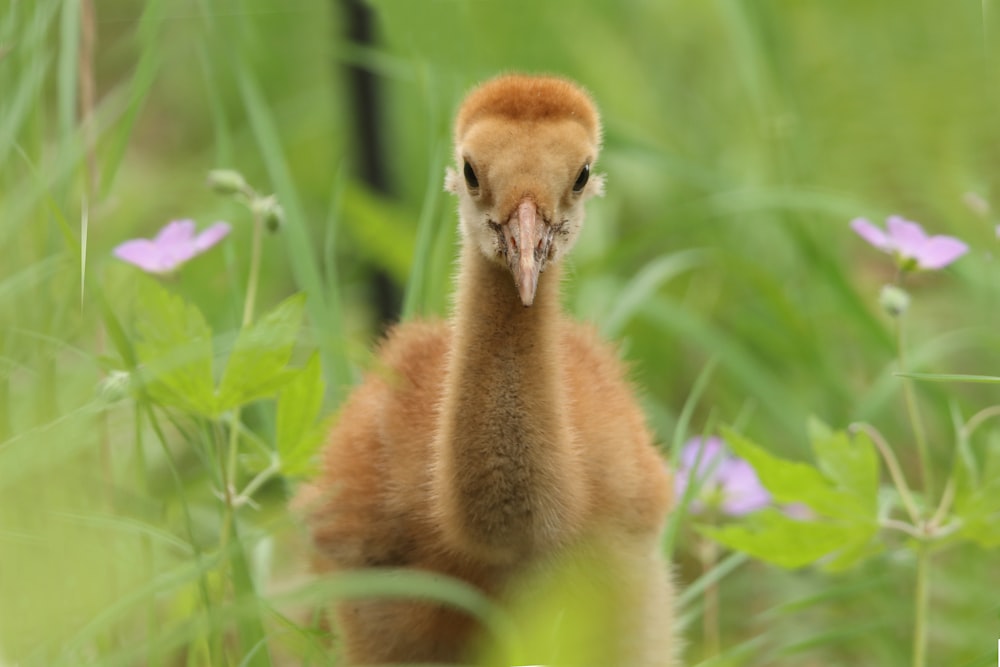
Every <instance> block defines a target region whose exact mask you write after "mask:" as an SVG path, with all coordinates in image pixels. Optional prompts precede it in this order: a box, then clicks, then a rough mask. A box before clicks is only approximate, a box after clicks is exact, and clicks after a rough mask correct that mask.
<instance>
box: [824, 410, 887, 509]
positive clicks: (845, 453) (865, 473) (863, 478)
mask: <svg viewBox="0 0 1000 667" xmlns="http://www.w3.org/2000/svg"><path fill="white" fill-rule="evenodd" d="M809 439H810V441H811V443H812V449H813V453H814V454H815V455H816V463H817V464H818V466H819V469H820V470H821V471H822V472H823V474H824V475H825V476H826V477H827V479H829V480H830V481H831V482H833V484H834V485H835V487H836V488H837V489H838V490H840V491H843V492H844V493H847V494H850V495H852V496H854V497H856V498H857V499H858V501H859V502H860V503H861V505H862V507H864V508H865V510H866V513H867V514H868V516H870V517H872V518H873V519H874V517H875V514H876V512H877V511H878V457H877V456H876V454H875V446H874V445H873V444H872V442H871V440H870V438H869V437H868V436H867V435H866V434H865V433H858V434H857V435H856V436H854V438H853V439H852V438H851V437H850V436H849V435H848V434H847V433H845V432H844V431H837V432H833V431H831V430H830V429H829V427H827V426H826V425H825V424H823V423H822V422H820V421H819V420H817V419H810V420H809Z"/></svg>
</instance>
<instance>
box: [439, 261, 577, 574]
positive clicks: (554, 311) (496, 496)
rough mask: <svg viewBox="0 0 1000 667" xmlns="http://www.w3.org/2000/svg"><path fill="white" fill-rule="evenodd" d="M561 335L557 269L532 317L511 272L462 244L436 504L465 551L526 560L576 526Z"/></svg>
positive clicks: (547, 276) (542, 281)
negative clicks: (561, 530) (559, 531)
mask: <svg viewBox="0 0 1000 667" xmlns="http://www.w3.org/2000/svg"><path fill="white" fill-rule="evenodd" d="M561 326H562V314H561V309H560V305H559V269H558V267H557V266H554V265H550V266H549V267H548V270H547V271H546V272H545V273H544V274H543V275H542V276H540V278H539V282H538V291H537V292H536V294H535V301H534V304H533V305H532V306H530V307H527V308H526V307H525V306H524V305H522V303H521V300H520V297H519V295H518V291H517V288H516V287H515V284H514V279H513V277H512V276H511V274H510V272H509V271H508V270H506V269H505V268H504V267H502V266H498V265H497V264H495V263H493V262H491V261H489V260H488V259H486V258H485V257H483V256H482V254H481V253H480V252H479V250H478V249H477V248H475V247H474V245H473V244H466V245H465V247H464V249H463V254H462V260H461V268H460V272H459V276H458V291H457V299H456V303H455V314H454V331H453V339H452V346H451V356H450V359H449V366H448V376H447V377H448V385H447V389H446V391H445V397H444V402H443V405H442V411H441V413H440V415H441V420H442V421H441V428H440V429H439V433H438V441H437V455H438V479H437V481H438V484H439V489H438V496H439V498H440V499H441V502H442V511H443V512H444V513H445V515H446V516H445V521H444V523H445V524H447V525H449V526H450V527H451V529H452V530H453V531H454V535H452V537H453V539H454V541H455V542H457V543H458V545H459V546H462V547H465V548H467V549H469V550H471V551H474V552H488V553H489V554H491V555H492V556H495V557H502V555H503V554H507V555H508V556H509V557H511V558H517V557H523V556H525V555H526V554H527V553H530V552H531V551H533V550H534V549H536V548H539V547H542V546H551V544H550V543H551V542H552V541H557V540H559V539H560V536H557V535H552V534H549V532H548V531H550V529H551V527H552V526H565V525H567V524H568V523H571V522H568V521H566V520H567V519H570V518H571V517H569V516H567V515H568V514H573V513H574V512H575V511H576V505H577V503H576V498H577V497H578V496H579V489H578V488H577V485H579V483H580V482H579V476H578V475H575V474H574V472H575V469H576V461H575V459H574V456H575V454H574V451H573V448H572V444H571V432H570V428H569V422H568V414H567V405H566V403H567V398H566V397H567V394H568V391H567V389H566V387H564V386H563V384H564V382H565V380H564V374H563V369H562V368H561V364H560V359H561V354H560V350H559V336H558V334H559V330H560V328H561ZM574 478H576V479H574ZM543 543H549V544H543ZM480 555H482V553H481V554H480Z"/></svg>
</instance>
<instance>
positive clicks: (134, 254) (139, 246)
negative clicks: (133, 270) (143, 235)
mask: <svg viewBox="0 0 1000 667" xmlns="http://www.w3.org/2000/svg"><path fill="white" fill-rule="evenodd" d="M113 253H114V256H115V257H117V258H118V259H121V260H123V261H126V262H128V263H129V264H134V265H135V266H138V267H139V268H140V269H142V270H143V271H147V272H149V273H167V272H169V271H171V270H172V269H173V268H174V267H173V266H172V265H171V263H170V262H169V261H167V260H166V258H165V257H164V256H163V252H162V251H161V250H160V248H159V246H157V245H156V243H155V242H153V241H150V240H149V239H133V240H131V241H125V243H122V244H121V245H119V246H118V247H116V248H115V249H114V251H113Z"/></svg>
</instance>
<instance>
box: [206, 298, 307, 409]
mask: <svg viewBox="0 0 1000 667" xmlns="http://www.w3.org/2000/svg"><path fill="white" fill-rule="evenodd" d="M304 308H305V295H304V294H297V295H295V296H292V297H289V298H287V299H285V300H284V301H283V302H282V303H280V304H279V305H278V307H277V308H275V309H274V310H272V311H271V312H270V313H268V314H267V315H265V316H264V317H263V318H261V319H260V320H259V321H258V322H256V323H254V324H251V325H250V326H248V327H244V328H243V329H242V330H241V331H240V332H239V335H238V336H237V338H236V344H235V345H234V346H233V352H232V354H231V355H230V356H229V361H228V362H227V363H226V370H225V372H224V373H223V375H222V381H221V383H220V384H219V391H218V400H217V403H216V411H217V412H224V411H226V410H230V409H232V408H234V407H236V406H238V405H243V404H245V403H250V402H251V401H256V400H259V399H261V398H266V397H268V396H273V395H274V394H275V393H277V391H278V390H279V389H280V388H281V387H282V386H284V385H285V384H286V383H287V382H288V381H289V380H291V378H292V377H293V376H294V373H293V372H290V371H289V370H288V369H287V368H286V366H287V365H288V360H289V358H291V356H292V349H293V348H294V347H295V342H296V340H297V339H298V335H299V329H300V328H301V327H302V313H303V310H304Z"/></svg>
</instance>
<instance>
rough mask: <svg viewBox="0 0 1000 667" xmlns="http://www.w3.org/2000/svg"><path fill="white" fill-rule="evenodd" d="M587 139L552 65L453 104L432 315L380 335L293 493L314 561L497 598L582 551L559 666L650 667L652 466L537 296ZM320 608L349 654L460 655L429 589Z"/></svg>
mask: <svg viewBox="0 0 1000 667" xmlns="http://www.w3.org/2000/svg"><path fill="white" fill-rule="evenodd" d="M600 140H601V128H600V121H599V117H598V113H597V110H596V108H595V107H594V105H593V102H592V101H591V99H590V97H589V96H588V95H587V94H586V93H585V92H584V91H583V90H581V89H580V88H579V87H578V86H576V85H575V84H573V83H571V82H569V81H566V80H563V79H559V78H555V77H544V76H523V75H508V76H502V77H499V78H496V79H493V80H491V81H489V82H487V83H485V84H483V85H481V86H480V87H478V88H476V89H474V90H473V91H472V92H471V93H470V94H469V95H468V96H467V98H466V99H465V101H464V102H463V104H462V105H461V108H460V109H459V112H458V115H457V118H456V122H455V164H456V168H455V169H449V170H448V172H447V174H446V178H445V187H446V189H447V190H448V191H450V192H452V193H453V194H455V195H456V196H457V198H458V210H459V219H460V228H461V236H462V249H461V259H460V265H459V270H458V274H457V278H456V294H455V305H454V313H453V315H452V318H451V319H450V321H448V322H409V323H405V324H402V325H399V326H397V327H396V328H395V329H394V330H393V331H391V332H390V333H389V335H388V336H387V338H386V340H385V341H384V343H383V344H382V346H381V348H380V350H379V362H380V369H379V370H377V371H374V372H371V373H369V374H368V376H367V377H366V378H365V380H364V382H363V383H362V384H361V386H359V387H358V388H357V389H356V390H355V391H354V393H353V394H352V395H351V397H350V398H349V399H348V401H347V403H346V404H345V406H344V407H343V410H342V411H341V416H340V419H339V421H338V424H337V426H336V427H335V429H334V430H333V433H332V434H331V436H330V441H329V443H328V445H327V447H326V449H325V452H324V467H323V472H322V474H321V476H320V477H319V479H317V480H315V481H314V482H312V483H310V484H308V485H306V486H304V487H303V489H302V491H301V492H300V495H299V498H298V499H297V501H296V503H297V505H298V507H300V508H302V510H303V511H304V512H305V513H306V516H307V521H308V524H309V526H310V528H311V532H312V537H313V541H314V543H315V544H316V546H317V551H318V553H319V554H320V556H321V558H322V561H323V563H322V565H323V567H325V568H328V569H332V570H349V569H354V568H371V567H404V568H413V569H417V570H423V571H428V572H433V573H440V574H444V575H447V576H451V577H456V578H459V579H462V580H464V581H466V582H468V583H470V584H472V585H473V586H476V587H477V588H479V589H480V590H482V591H483V592H484V593H486V594H487V595H489V596H491V597H493V598H494V599H496V600H497V601H498V602H499V603H501V604H511V605H513V604H516V601H518V600H522V601H523V600H524V599H526V596H527V597H529V598H530V593H526V591H530V590H531V589H533V588H535V587H537V586H539V585H541V586H542V587H544V582H546V581H558V580H560V578H561V576H562V573H565V572H567V571H581V570H580V568H581V567H582V566H581V564H582V563H585V564H587V566H586V569H584V570H582V571H584V572H586V573H587V574H586V575H585V576H584V577H577V578H576V579H574V580H573V583H572V584H570V585H569V588H572V591H570V593H569V595H570V598H567V599H577V600H580V601H586V602H587V603H588V604H590V605H592V606H597V607H600V608H601V609H602V610H603V611H604V614H603V616H602V624H601V627H600V633H601V636H600V642H599V645H596V644H595V648H594V649H593V651H592V652H591V653H590V654H589V655H587V656H585V657H583V658H579V659H576V660H570V662H566V663H560V664H595V665H622V666H628V667H661V666H667V665H673V664H675V663H674V653H675V651H676V649H675V645H674V641H673V634H672V624H673V615H672V609H671V605H672V597H673V595H672V589H671V585H670V579H669V576H668V572H667V564H666V562H665V560H664V557H663V554H662V552H661V548H660V538H661V534H662V528H663V524H664V519H665V516H666V513H667V511H668V509H669V505H670V497H671V493H670V480H669V476H668V474H667V471H666V468H665V466H664V464H663V462H662V460H661V459H660V457H659V455H658V453H657V451H656V449H655V447H654V446H653V441H652V437H651V434H650V432H649V429H648V427H647V426H646V424H645V421H644V418H643V415H642V413H641V411H640V409H639V408H638V406H637V404H636V401H635V399H634V397H633V392H632V389H631V387H630V385H629V383H628V381H627V379H626V373H625V369H624V368H623V366H622V364H621V362H620V361H619V360H618V358H617V354H616V352H615V350H614V349H613V348H611V347H610V346H608V345H607V344H606V343H604V342H603V341H601V340H600V339H599V338H598V337H597V335H596V334H595V333H594V332H593V331H592V329H591V328H589V327H586V326H583V325H580V324H578V323H575V322H573V321H572V320H570V319H568V318H567V317H566V316H565V315H564V314H563V312H562V309H561V307H560V303H559V282H560V277H559V271H560V268H559V267H560V265H561V262H560V259H561V258H562V257H563V256H564V255H565V254H566V253H567V252H568V251H569V250H570V249H571V248H572V246H573V244H574V242H575V240H576V238H577V237H578V235H579V233H580V229H581V226H582V224H583V218H584V212H583V203H584V201H586V200H587V199H588V198H589V197H591V196H594V195H597V194H600V193H601V192H602V189H603V179H602V178H601V177H599V176H597V175H595V174H593V173H592V171H593V167H594V164H595V162H596V160H597V156H598V151H599V147H600ZM543 271H544V274H543V273H542V272H543ZM573 596H576V597H575V598H573ZM567 604H571V603H567ZM336 612H337V613H336V618H337V623H338V625H339V629H340V633H341V636H342V639H343V646H344V652H345V657H346V659H347V661H348V663H349V664H351V665H360V664H388V663H402V662H414V661H419V662H438V663H456V662H470V661H473V660H475V659H476V654H477V652H478V651H479V649H481V647H482V646H483V641H482V637H481V632H482V629H481V628H480V627H479V626H478V625H477V624H476V623H475V622H474V621H473V620H472V619H471V618H470V617H468V616H466V615H464V614H462V613H461V612H458V611H456V610H453V609H450V608H447V607H444V606H441V605H435V604H432V603H429V602H423V601H410V600H374V599H373V600H351V601H345V602H341V603H339V604H337V608H336ZM548 620H549V622H551V623H552V625H553V627H555V625H556V623H555V621H554V619H548ZM568 641H577V640H576V639H570V640H568ZM564 655H567V654H565V653H564ZM577 655H579V654H577ZM532 659H533V660H536V661H537V662H542V661H543V660H552V659H553V658H552V657H551V655H546V656H538V657H537V658H535V657H534V656H532Z"/></svg>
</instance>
